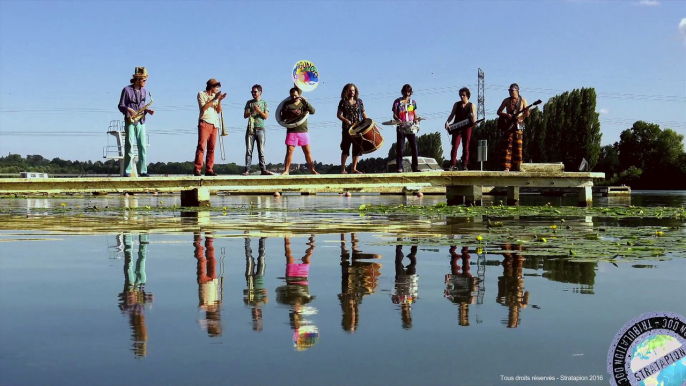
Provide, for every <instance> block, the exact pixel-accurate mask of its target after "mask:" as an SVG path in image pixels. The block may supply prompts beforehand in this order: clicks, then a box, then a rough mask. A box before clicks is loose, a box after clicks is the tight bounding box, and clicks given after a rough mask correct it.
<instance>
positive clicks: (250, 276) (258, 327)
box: [243, 237, 269, 331]
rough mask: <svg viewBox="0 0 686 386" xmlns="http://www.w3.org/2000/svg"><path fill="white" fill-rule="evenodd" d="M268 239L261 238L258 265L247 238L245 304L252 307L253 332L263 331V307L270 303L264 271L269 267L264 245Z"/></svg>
mask: <svg viewBox="0 0 686 386" xmlns="http://www.w3.org/2000/svg"><path fill="white" fill-rule="evenodd" d="M265 240H266V238H265V237H260V240H259V242H258V247H257V248H258V250H257V253H258V255H257V264H255V259H254V258H253V256H252V248H250V237H246V238H245V285H246V289H244V290H243V302H244V303H245V305H247V306H250V309H251V314H252V329H253V331H262V305H263V304H267V303H269V299H268V298H267V289H266V288H264V271H265V269H266V268H267V265H266V263H265V260H264V243H265Z"/></svg>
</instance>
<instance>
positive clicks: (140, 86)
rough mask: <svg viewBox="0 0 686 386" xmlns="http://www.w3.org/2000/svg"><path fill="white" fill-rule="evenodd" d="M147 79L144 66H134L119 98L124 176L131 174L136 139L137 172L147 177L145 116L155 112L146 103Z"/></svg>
mask: <svg viewBox="0 0 686 386" xmlns="http://www.w3.org/2000/svg"><path fill="white" fill-rule="evenodd" d="M147 80H148V72H147V71H146V69H145V67H136V68H135V70H134V74H133V78H132V79H131V81H130V82H131V84H130V85H129V86H126V87H124V89H123V90H122V91H121V97H120V98H119V111H121V113H122V114H124V120H125V121H126V126H125V133H126V144H125V145H124V167H125V170H124V177H129V176H131V171H132V169H133V162H132V161H133V144H134V141H136V142H135V143H136V146H137V147H138V173H139V175H140V176H141V177H148V164H147V162H146V150H147V149H146V148H147V143H146V137H145V116H146V115H147V114H150V115H153V114H155V112H154V111H153V110H151V109H149V108H148V106H149V105H146V99H147V94H146V91H145V82H147Z"/></svg>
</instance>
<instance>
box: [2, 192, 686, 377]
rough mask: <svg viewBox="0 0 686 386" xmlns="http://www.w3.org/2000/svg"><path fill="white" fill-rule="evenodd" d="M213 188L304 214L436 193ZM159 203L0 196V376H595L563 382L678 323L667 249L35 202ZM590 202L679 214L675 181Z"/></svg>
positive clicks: (674, 266)
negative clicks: (637, 333) (543, 243)
mask: <svg viewBox="0 0 686 386" xmlns="http://www.w3.org/2000/svg"><path fill="white" fill-rule="evenodd" d="M212 199H213V202H212V204H213V206H216V207H221V206H224V205H225V206H236V205H250V203H251V202H252V203H254V204H255V205H257V206H259V207H262V208H264V207H273V208H282V207H287V208H291V209H294V208H304V209H307V208H315V207H316V208H357V207H359V206H360V205H361V204H363V203H371V204H379V203H387V204H396V205H397V204H400V203H404V204H406V205H410V204H411V205H417V204H424V205H432V204H436V203H439V202H443V200H444V197H442V196H425V197H423V198H421V199H419V198H416V197H407V198H404V197H400V196H353V197H351V198H344V197H339V196H284V197H281V198H279V199H275V198H273V197H264V196H262V197H257V196H252V197H241V196H220V197H213V198H212ZM488 199H489V200H490V199H493V198H488ZM495 200H498V198H497V197H496V198H495ZM159 201H163V202H164V205H173V204H174V203H178V197H176V196H145V195H141V196H134V197H128V198H124V197H116V196H108V197H102V198H96V199H90V198H88V199H85V198H84V199H77V198H72V199H31V200H0V207H2V208H13V212H14V213H19V212H22V211H23V210H24V209H26V214H27V215H28V216H19V217H21V218H18V219H16V221H15V220H13V222H11V223H10V222H8V221H5V223H4V225H2V224H0V241H2V243H1V244H0V245H1V247H0V309H1V312H0V385H122V384H127V385H197V384H208V385H229V384H231V385H234V384H237V385H294V384H297V385H389V384H394V385H395V384H397V385H401V384H402V385H458V384H472V385H499V384H507V383H511V382H507V381H503V380H502V378H501V376H517V375H520V376H534V375H540V376H548V375H553V376H561V375H569V376H594V375H596V376H601V377H602V378H603V379H604V380H602V381H586V382H579V383H582V384H588V383H593V384H598V385H601V384H607V383H608V374H607V373H606V360H607V353H608V350H609V347H610V343H611V341H612V339H613V337H614V335H615V334H616V333H617V332H618V330H619V329H620V328H621V327H622V326H623V325H624V324H625V323H627V322H628V321H629V320H631V319H633V318H634V317H636V316H638V315H639V314H642V313H645V312H653V311H670V312H676V313H679V314H682V315H686V279H685V278H686V259H683V258H670V256H669V253H667V256H665V257H663V258H659V259H649V260H646V261H639V262H631V263H619V264H616V265H615V264H613V263H611V262H606V261H594V262H578V261H573V260H568V259H559V258H558V259H555V258H549V257H541V256H527V252H526V251H525V250H519V249H518V247H517V246H516V245H510V246H509V248H507V249H510V250H511V252H510V253H491V252H489V249H492V250H493V249H495V250H499V249H501V248H502V246H499V248H491V246H486V247H485V248H484V249H482V250H478V249H477V248H475V246H474V244H473V242H472V241H473V238H469V240H470V241H468V239H467V238H462V237H461V235H462V234H467V233H470V232H472V231H473V229H472V228H474V227H475V225H474V224H473V223H470V222H464V221H457V222H456V223H455V224H453V225H452V227H450V232H448V233H445V234H440V233H439V234H436V235H433V236H432V237H434V238H436V239H440V240H442V241H443V242H442V244H441V245H436V244H435V243H429V242H428V241H427V240H428V238H426V237H417V236H416V235H414V234H413V232H412V231H411V229H412V227H413V226H414V225H415V224H416V226H417V227H420V226H421V223H420V222H419V221H417V220H416V219H412V218H410V217H394V218H376V219H374V222H371V223H366V222H363V221H361V220H358V219H359V216H358V215H353V214H341V213H329V214H322V213H318V214H313V213H312V212H307V211H304V212H297V213H293V212H289V213H285V212H271V213H267V214H261V215H260V216H259V221H253V220H254V219H253V220H251V218H250V217H249V216H245V215H241V214H232V213H229V214H228V215H226V216H224V215H222V214H221V213H211V214H199V215H198V214H195V213H193V214H189V215H186V216H183V217H182V218H179V217H178V214H175V215H172V214H169V213H167V214H159V215H153V216H147V217H145V218H142V216H141V215H139V214H136V213H129V212H122V211H119V212H110V213H108V214H103V215H102V218H101V221H92V220H88V219H84V220H83V221H80V220H78V219H77V220H75V221H62V220H60V219H58V218H56V217H55V216H54V215H50V216H42V215H41V212H40V210H36V209H35V208H59V207H60V206H61V204H62V203H64V204H66V205H67V206H69V207H75V206H76V205H79V206H82V207H86V206H93V205H96V206H98V207H100V208H104V207H105V206H109V207H119V206H126V205H129V206H139V207H142V206H145V205H151V206H152V205H156V204H157V203H158V202H159ZM522 201H523V202H522V204H524V205H532V204H545V203H547V202H550V203H551V204H553V205H568V204H570V205H573V204H574V203H575V202H574V201H575V197H571V198H570V197H562V198H560V197H538V196H523V199H522ZM594 204H595V205H599V206H613V205H637V206H638V205H644V206H681V205H686V192H645V193H643V192H641V193H638V194H634V195H633V196H632V197H631V199H630V201H627V200H626V199H624V200H614V199H608V198H596V199H595V202H594ZM170 216H173V217H174V218H173V219H170V218H165V217H170ZM0 220H7V218H2V214H0ZM526 221H531V222H532V223H533V221H534V220H526ZM526 221H525V222H526ZM577 221H578V223H579V224H576V223H575V221H570V222H569V223H571V224H573V225H574V226H576V225H579V226H581V225H584V226H587V227H598V226H599V224H600V223H601V222H599V221H594V220H592V219H591V220H590V222H589V220H588V219H579V220H577ZM505 222H506V226H507V225H508V224H509V223H510V222H515V220H505ZM400 223H402V224H404V225H405V227H404V228H393V226H394V225H397V224H400ZM521 223H522V221H521V220H520V221H517V224H521ZM278 224H281V225H280V226H279V225H278ZM680 225H681V226H682V228H686V226H685V225H686V224H680ZM478 226H480V227H483V225H478ZM308 229H309V230H311V232H309V231H308ZM441 229H442V230H443V228H441ZM442 230H441V232H442ZM437 232H438V231H437ZM310 233H316V234H314V235H312V234H310ZM493 247H495V246H493ZM520 383H521V382H520ZM560 383H561V381H556V382H549V383H546V382H543V381H539V382H535V383H534V384H536V385H545V384H560ZM562 383H565V382H562Z"/></svg>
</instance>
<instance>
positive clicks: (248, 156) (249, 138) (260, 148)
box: [245, 128, 267, 172]
mask: <svg viewBox="0 0 686 386" xmlns="http://www.w3.org/2000/svg"><path fill="white" fill-rule="evenodd" d="M255 143H257V154H258V156H259V158H260V170H262V171H263V172H264V171H266V170H267V164H266V163H265V161H264V143H265V136H264V129H263V128H260V129H257V128H255V129H254V134H252V135H250V131H246V132H245V170H246V171H250V164H252V152H253V149H254V148H255Z"/></svg>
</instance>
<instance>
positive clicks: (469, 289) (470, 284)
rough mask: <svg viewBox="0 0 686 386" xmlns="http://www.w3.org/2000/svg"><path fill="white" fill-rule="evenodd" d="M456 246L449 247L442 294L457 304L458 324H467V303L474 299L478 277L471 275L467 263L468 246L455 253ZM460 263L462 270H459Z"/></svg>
mask: <svg viewBox="0 0 686 386" xmlns="http://www.w3.org/2000/svg"><path fill="white" fill-rule="evenodd" d="M457 248H458V247H457V246H455V245H453V246H452V247H450V251H449V253H450V273H449V274H447V275H445V292H444V296H445V297H446V298H447V299H448V300H450V301H451V302H453V303H455V304H457V305H458V307H459V308H458V322H459V324H460V326H469V305H470V304H474V302H475V300H476V292H477V285H478V283H479V279H477V278H475V277H473V276H472V274H471V272H470V269H471V266H470V265H469V259H470V258H471V255H470V254H469V248H468V247H462V249H461V251H460V253H457ZM460 263H462V272H460Z"/></svg>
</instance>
